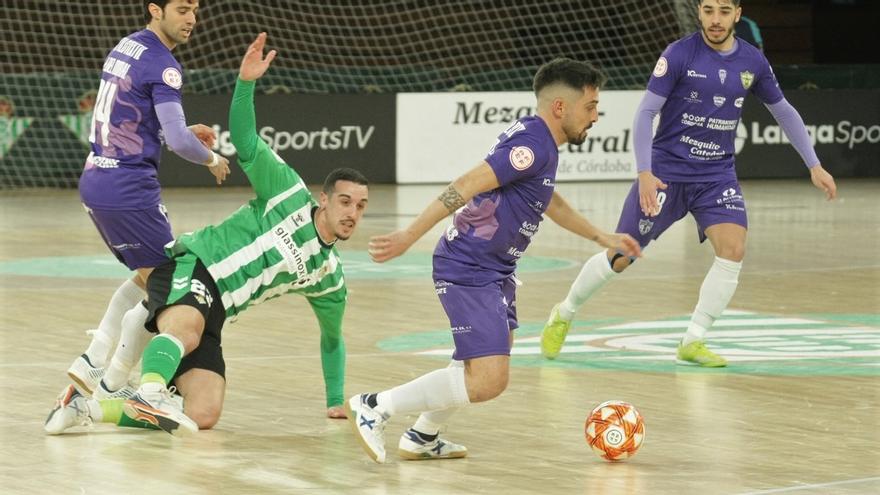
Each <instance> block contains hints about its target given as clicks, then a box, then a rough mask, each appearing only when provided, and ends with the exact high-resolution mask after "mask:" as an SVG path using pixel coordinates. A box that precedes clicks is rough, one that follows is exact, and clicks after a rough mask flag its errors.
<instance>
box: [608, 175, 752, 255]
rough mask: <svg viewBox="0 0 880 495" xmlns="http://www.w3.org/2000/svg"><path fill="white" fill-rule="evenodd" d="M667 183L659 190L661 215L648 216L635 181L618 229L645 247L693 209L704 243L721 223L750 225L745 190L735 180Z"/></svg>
mask: <svg viewBox="0 0 880 495" xmlns="http://www.w3.org/2000/svg"><path fill="white" fill-rule="evenodd" d="M666 185H667V186H668V187H667V188H666V190H658V191H657V199H658V202H659V203H660V214H659V215H657V216H656V217H646V216H645V215H644V214H643V213H642V210H641V208H640V207H639V181H638V180H637V181H635V183H634V184H633V186H632V188H631V189H630V190H629V194H628V195H627V197H626V201H625V202H624V204H623V211H621V212H620V220H619V221H618V223H617V232H619V233H624V234H629V235H631V236H632V237H633V238H634V239H635V240H636V241H638V242H639V244H640V245H641V246H642V247H645V246H647V245H648V243H649V242H651V241H653V240H654V239H657V238H658V237H660V234H662V233H663V232H664V231H666V229H668V228H669V227H670V226H671V225H672V224H674V223H675V222H677V221H679V220H681V219H682V218H684V216H685V215H687V214H688V213H689V212H690V214H691V215H693V216H694V219H695V220H696V221H697V234H698V235H699V236H700V242H703V241H705V240H706V229H707V228H709V227H711V226H713V225H717V224H719V223H735V224H737V225H742V226H743V227H744V228H748V227H749V224H748V219H747V218H746V204H745V201H744V200H743V195H742V189H740V187H739V182H737V181H736V180H735V179H734V180H729V181H728V180H726V181H721V182H667V183H666Z"/></svg>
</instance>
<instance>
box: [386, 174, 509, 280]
mask: <svg viewBox="0 0 880 495" xmlns="http://www.w3.org/2000/svg"><path fill="white" fill-rule="evenodd" d="M499 186H500V184H499V183H498V178H497V177H496V176H495V172H494V171H493V170H492V167H490V166H489V164H488V163H486V162H485V161H483V162H482V163H480V164H479V165H477V166H476V167H474V168H472V169H471V170H469V171H468V172H466V173H465V174H464V175H462V176H461V177H459V178H457V179H455V181H453V182H452V184H449V186H447V187H446V189H445V190H444V191H443V192H442V193H441V194H440V196H438V197H437V199H435V200H434V201H431V203H430V204H428V206H427V208H425V210H424V211H422V213H421V214H420V215H419V216H418V217H416V219H415V220H414V221H413V223H411V224H410V225H409V227H407V228H405V229H403V230H398V231H396V232H392V233H390V234H387V235H378V236H375V237H372V238H371V239H370V248H369V251H370V257H371V258H373V261H375V262H376V263H383V262H385V261H388V260H390V259H394V258H396V257H398V256H400V255H401V254H403V253H405V252H406V250H407V249H409V247H410V246H412V245H413V243H414V242H416V241H417V240H419V239H420V238H421V237H422V236H423V235H425V233H426V232H428V231H429V230H431V228H432V227H433V226H434V225H437V222H439V221H440V220H443V219H444V218H446V217H447V216H449V214H450V213H454V212H455V210H457V209H459V208H461V207H462V206H464V205H465V204H467V202H468V201H470V200H471V198H473V197H474V196H476V195H477V194H480V193H481V192H486V191H491V190H492V189H496V188H498V187H499Z"/></svg>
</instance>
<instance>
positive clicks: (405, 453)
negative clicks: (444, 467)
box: [397, 428, 467, 461]
mask: <svg viewBox="0 0 880 495" xmlns="http://www.w3.org/2000/svg"><path fill="white" fill-rule="evenodd" d="M397 454H398V455H399V456H400V457H402V458H403V459H407V460H410V461H424V460H430V459H458V458H461V457H466V456H467V447H465V446H464V445H458V444H455V443H452V442H449V441H446V440H442V439H441V438H440V436H439V435H438V436H437V438H435V439H434V440H430V441H428V440H425V439H423V438H422V437H421V435H419V433H418V432H417V431H415V430H413V429H412V428H410V429H408V430H406V431H405V432H403V436H401V437H400V443H398V444H397Z"/></svg>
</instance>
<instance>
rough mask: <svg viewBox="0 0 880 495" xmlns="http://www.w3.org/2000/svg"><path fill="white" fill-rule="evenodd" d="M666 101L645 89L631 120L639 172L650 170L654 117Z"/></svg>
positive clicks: (664, 98)
mask: <svg viewBox="0 0 880 495" xmlns="http://www.w3.org/2000/svg"><path fill="white" fill-rule="evenodd" d="M665 103H666V97H665V96H660V95H658V94H657V93H654V92H652V91H645V96H644V97H642V102H641V103H639V108H638V109H637V110H636V117H635V119H634V121H633V141H634V149H635V154H636V167H637V169H638V171H639V172H644V171H650V170H651V144H652V143H653V141H654V117H656V116H657V114H659V113H660V109H661V108H663V105H664V104H665Z"/></svg>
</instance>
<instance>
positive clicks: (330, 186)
mask: <svg viewBox="0 0 880 495" xmlns="http://www.w3.org/2000/svg"><path fill="white" fill-rule="evenodd" d="M265 43H266V34H265V33H261V34H260V35H259V36H258V37H257V39H256V40H255V41H254V43H253V44H251V46H250V47H249V48H248V51H247V53H246V54H245V56H244V59H243V60H242V64H241V69H240V71H239V80H238V82H237V84H236V87H235V94H234V95H233V98H232V105H231V108H230V114H229V127H230V135H231V138H232V142H233V144H234V145H235V147H236V150H237V151H238V162H239V164H240V165H241V168H242V169H243V170H244V171H245V173H246V174H247V176H248V179H249V180H250V182H251V185H252V186H253V188H254V190H255V192H256V194H257V197H256V198H255V199H253V200H251V201H250V202H249V203H248V204H247V205H245V206H243V207H242V208H240V209H239V210H238V211H237V212H235V213H234V214H233V215H231V216H230V217H228V218H227V219H226V220H224V221H223V222H222V223H220V224H218V225H213V226H208V227H205V228H203V229H201V230H198V231H196V232H193V233H190V234H185V235H182V236H180V237H179V238H178V239H177V241H176V242H175V244H174V245H173V246H172V247H170V248H168V254H169V256H171V257H172V259H171V260H169V261H168V262H167V263H165V264H163V265H161V266H159V267H158V268H156V270H155V271H154V272H153V273H152V274H151V275H150V278H149V280H148V285H147V290H148V294H149V298H148V300H149V304H148V309H149V312H150V315H149V317H148V320H147V328H148V329H150V330H151V331H153V332H158V333H159V335H157V336H155V337H154V338H153V339H152V340H151V341H150V343H149V344H148V345H147V348H146V349H145V350H144V354H143V366H142V375H141V385H140V388H139V389H138V391H137V393H136V394H135V396H134V397H132V398H131V399H128V400H123V399H105V400H100V401H97V400H94V399H86V398H84V397H82V396H81V395H79V394H78V393H77V392H76V390H75V389H74V388H73V387H72V386H69V387H67V388H66V389H65V390H64V391H63V392H62V394H61V395H60V396H59V398H58V402H57V404H56V407H55V409H54V410H53V411H52V413H50V415H49V418H48V419H47V421H46V425H45V429H46V431H47V432H49V433H61V432H63V431H64V430H65V429H67V428H69V427H71V426H76V425H81V424H85V423H88V422H90V421H104V422H117V423H118V424H120V425H122V424H125V425H132V426H134V425H135V424H137V423H141V424H149V425H153V426H156V427H159V428H161V429H163V430H165V431H167V432H169V433H172V434H174V435H181V434H187V433H194V432H196V431H198V430H199V429H200V428H201V429H206V428H211V427H212V426H214V424H216V422H217V421H218V419H219V417H220V412H221V410H222V407H223V398H224V393H225V388H226V383H225V379H224V372H225V363H224V361H223V355H222V350H221V347H220V331H221V329H222V327H223V322H224V321H225V319H226V318H228V317H233V316H235V315H237V314H238V313H240V312H242V311H244V310H245V309H247V308H248V307H249V306H251V305H254V304H258V303H260V302H263V301H265V300H267V299H271V298H273V297H277V296H280V295H282V294H287V293H290V292H295V293H298V294H302V295H303V296H305V297H306V298H307V299H308V301H309V303H310V304H311V306H312V309H313V310H314V312H315V314H316V316H317V317H318V322H319V326H320V328H321V361H322V368H323V373H324V381H325V385H326V392H327V406H328V408H329V409H328V415H329V416H330V417H344V412H343V411H342V410H341V409H340V408H339V407H338V406H340V405H341V404H342V403H343V380H344V372H345V346H344V343H343V340H342V334H341V333H342V316H343V313H344V311H345V304H346V286H345V280H344V278H343V272H342V264H341V263H340V260H339V257H338V253H337V252H336V248H335V247H334V243H335V242H336V241H337V240H345V239H348V238H349V237H350V236H351V234H352V233H353V232H354V229H355V227H356V226H357V223H358V221H359V220H360V219H361V217H362V215H363V213H364V210H365V208H366V206H367V181H366V179H365V178H364V177H363V175H361V174H360V173H359V172H357V171H355V170H352V169H337V170H334V171H333V172H331V173H330V175H328V177H327V180H326V181H325V182H324V189H323V191H322V192H321V195H320V201H319V202H315V201H314V200H313V199H312V196H311V194H310V193H309V190H308V189H307V188H306V185H305V184H304V183H303V181H302V179H301V178H300V177H299V176H298V175H297V174H296V172H294V171H293V169H291V168H290V167H289V166H288V165H287V164H285V163H284V161H283V160H281V158H280V157H279V156H278V155H277V154H275V152H274V151H273V150H272V149H271V148H269V146H268V145H267V144H266V143H265V142H263V141H262V140H261V139H260V138H259V137H258V136H257V132H256V120H255V116H254V104H253V94H254V87H255V84H256V83H255V81H256V80H257V79H258V78H260V77H261V76H262V75H263V73H264V72H265V71H266V69H268V67H269V65H270V64H271V62H272V60H273V59H274V58H275V51H274V50H273V51H270V52H269V53H268V55H266V56H265V57H264V56H263V47H264V46H265ZM172 383H173V384H174V386H176V387H177V390H178V391H179V392H180V395H181V396H182V397H183V398H184V400H185V407H181V406H180V404H179V402H180V401H179V400H175V397H174V396H173V395H172V393H171V392H169V385H171V384H172ZM123 411H124V413H125V416H126V417H127V418H125V417H123V414H122V413H123ZM132 420H133V421H132ZM133 423H135V424H133Z"/></svg>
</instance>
